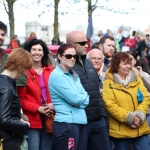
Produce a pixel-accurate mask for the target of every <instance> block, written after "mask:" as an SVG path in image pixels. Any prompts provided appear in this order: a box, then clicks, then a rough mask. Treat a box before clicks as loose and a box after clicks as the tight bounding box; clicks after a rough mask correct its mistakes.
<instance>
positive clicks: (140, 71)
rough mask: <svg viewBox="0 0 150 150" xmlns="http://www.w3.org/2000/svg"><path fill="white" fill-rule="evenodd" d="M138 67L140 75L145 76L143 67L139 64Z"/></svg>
mask: <svg viewBox="0 0 150 150" xmlns="http://www.w3.org/2000/svg"><path fill="white" fill-rule="evenodd" d="M136 68H137V69H138V71H139V75H140V77H143V71H142V67H141V66H137V67H136Z"/></svg>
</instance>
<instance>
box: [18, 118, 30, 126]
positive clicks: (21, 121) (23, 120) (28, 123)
mask: <svg viewBox="0 0 150 150" xmlns="http://www.w3.org/2000/svg"><path fill="white" fill-rule="evenodd" d="M20 121H21V122H23V123H26V124H28V126H29V127H30V123H29V122H28V121H24V120H23V119H20Z"/></svg>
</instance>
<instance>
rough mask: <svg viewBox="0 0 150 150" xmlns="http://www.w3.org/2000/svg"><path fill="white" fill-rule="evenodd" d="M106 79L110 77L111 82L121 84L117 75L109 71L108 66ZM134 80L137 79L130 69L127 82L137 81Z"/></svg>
mask: <svg viewBox="0 0 150 150" xmlns="http://www.w3.org/2000/svg"><path fill="white" fill-rule="evenodd" d="M106 79H110V83H111V84H121V85H122V82H121V81H120V80H119V78H118V76H117V75H116V74H115V73H114V74H112V73H111V72H110V68H109V69H108V70H107V71H106ZM134 81H137V75H136V73H135V71H134V69H132V70H131V71H130V76H129V79H128V83H129V84H131V83H132V84H134V83H137V82H134Z"/></svg>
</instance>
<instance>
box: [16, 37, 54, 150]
mask: <svg viewBox="0 0 150 150" xmlns="http://www.w3.org/2000/svg"><path fill="white" fill-rule="evenodd" d="M24 49H25V50H27V51H28V52H30V53H31V55H32V58H33V66H32V68H31V69H30V70H28V71H27V72H26V76H27V84H26V86H25V87H21V88H18V95H19V97H20V99H21V107H22V110H23V112H24V114H25V115H27V116H28V118H29V122H30V129H29V132H28V150H51V143H52V135H51V134H49V133H48V132H47V131H46V126H45V116H52V115H53V114H54V108H53V104H52V102H51V98H50V93H49V90H48V79H49V76H50V74H51V72H52V71H53V67H52V66H50V65H49V58H48V55H49V50H48V48H47V46H46V45H45V43H44V42H43V41H42V40H38V39H32V40H30V41H27V42H25V44H24ZM43 97H44V99H45V100H46V103H47V105H46V106H45V105H44V104H43V99H42V98H43Z"/></svg>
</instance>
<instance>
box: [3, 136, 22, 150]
mask: <svg viewBox="0 0 150 150" xmlns="http://www.w3.org/2000/svg"><path fill="white" fill-rule="evenodd" d="M2 143H3V150H20V146H21V138H20V137H12V138H9V139H4V140H3V142H2Z"/></svg>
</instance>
